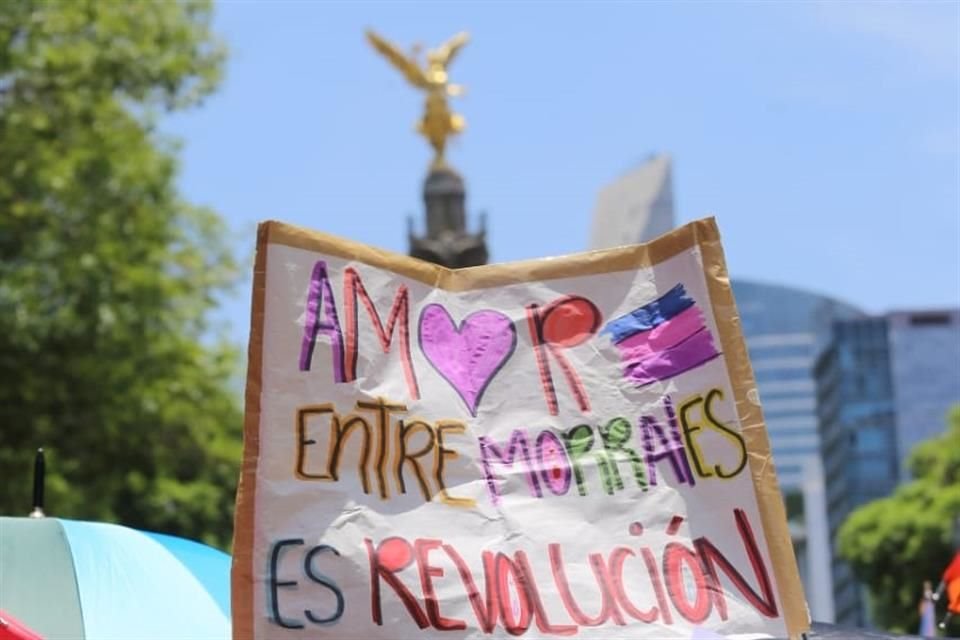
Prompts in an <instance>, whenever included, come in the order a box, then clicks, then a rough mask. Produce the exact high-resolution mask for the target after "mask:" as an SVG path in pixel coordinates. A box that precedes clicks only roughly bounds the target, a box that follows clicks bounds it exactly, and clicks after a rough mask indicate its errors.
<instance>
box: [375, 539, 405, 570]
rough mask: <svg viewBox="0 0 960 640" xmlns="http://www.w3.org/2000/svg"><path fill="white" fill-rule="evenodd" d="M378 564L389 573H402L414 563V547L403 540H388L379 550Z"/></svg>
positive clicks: (382, 543) (381, 544)
mask: <svg viewBox="0 0 960 640" xmlns="http://www.w3.org/2000/svg"><path fill="white" fill-rule="evenodd" d="M377 562H379V563H380V566H381V567H383V568H384V569H386V570H387V571H390V572H394V573H395V572H397V571H402V570H403V569H406V568H407V567H408V566H409V565H410V563H411V562H413V547H412V546H410V543H409V542H407V541H406V540H404V539H403V538H397V537H393V538H387V539H386V540H384V541H383V542H381V543H380V546H379V547H378V548H377Z"/></svg>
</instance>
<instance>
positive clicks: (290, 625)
mask: <svg viewBox="0 0 960 640" xmlns="http://www.w3.org/2000/svg"><path fill="white" fill-rule="evenodd" d="M303 544H304V542H303V539H301V538H291V539H288V540H278V541H277V542H275V543H274V544H273V546H272V547H271V549H270V576H269V578H268V579H267V584H268V587H269V594H268V595H269V601H270V621H271V622H273V623H274V624H276V625H278V626H280V627H283V628H284V629H303V628H304V624H303V622H301V621H300V620H299V619H294V618H285V617H284V616H282V615H281V614H280V592H279V590H280V589H293V588H296V587H299V582H298V581H296V580H280V579H279V578H278V577H277V573H278V569H279V566H280V555H281V553H283V551H284V549H285V547H299V546H303ZM322 553H332V554H333V555H334V556H338V557H339V556H340V552H339V551H337V550H336V549H334V548H333V547H331V546H330V545H326V544H321V545H316V546H313V547H310V548H309V549H308V550H307V552H306V553H305V554H304V556H303V573H304V575H306V577H307V579H308V580H310V581H311V582H314V583H316V584H318V585H320V586H321V587H323V588H324V589H326V590H327V591H328V592H329V593H330V594H331V595H332V596H333V597H334V599H335V600H336V605H335V606H334V610H333V612H332V613H330V614H328V615H318V614H316V613H315V612H314V611H313V610H311V609H305V610H304V611H303V615H304V617H305V618H306V619H307V620H308V621H309V622H311V623H313V624H315V625H328V624H332V623H334V622H336V621H337V620H339V619H340V618H341V617H342V616H343V610H344V604H345V603H344V599H343V592H342V591H341V590H340V587H338V586H337V585H336V583H335V582H334V581H333V580H331V579H330V578H328V577H327V576H325V575H323V574H322V573H319V572H318V571H317V570H316V568H315V567H314V560H315V558H316V557H317V556H319V555H320V554H322Z"/></svg>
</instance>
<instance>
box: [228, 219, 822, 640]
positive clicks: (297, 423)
mask: <svg viewBox="0 0 960 640" xmlns="http://www.w3.org/2000/svg"><path fill="white" fill-rule="evenodd" d="M249 358H250V360H249V372H248V378H247V392H246V393H247V395H246V401H247V408H246V424H245V434H244V454H243V467H242V474H241V481H240V488H239V491H238V498H237V513H236V527H235V541H234V566H233V620H234V637H235V638H237V639H238V640H239V639H243V640H248V639H250V638H281V639H282V638H291V639H293V638H324V637H330V638H339V639H348V638H479V637H487V636H490V637H499V638H506V637H510V636H519V637H531V638H550V637H563V636H577V637H583V638H671V637H675V638H692V637H709V636H710V635H711V634H721V635H724V636H736V635H749V634H768V635H771V636H774V637H786V636H787V635H788V634H789V635H791V636H795V635H797V634H798V633H799V632H801V631H802V630H804V629H806V628H807V622H808V619H807V614H806V607H805V604H804V599H803V592H802V587H801V585H800V580H799V577H798V574H797V568H796V562H795V560H794V557H793V551H792V547H791V544H790V538H789V534H788V531H787V525H786V519H785V515H784V510H783V503H782V501H781V497H780V493H779V490H778V487H777V482H776V476H775V471H774V466H773V460H772V458H771V455H770V447H769V443H768V440H767V435H766V430H765V427H764V423H763V417H762V414H761V410H760V405H759V399H758V396H757V392H756V389H755V385H754V379H753V373H752V370H751V368H750V364H749V361H748V360H747V353H746V348H745V346H744V342H743V338H742V336H741V334H740V330H739V320H738V317H737V315H736V308H735V306H734V301H733V296H732V294H731V291H730V286H729V282H728V280H727V274H726V267H725V265H724V260H723V254H722V249H721V246H720V239H719V234H718V232H717V229H716V226H715V223H714V221H713V220H712V219H709V220H702V221H698V222H694V223H691V224H689V225H687V226H685V227H682V228H680V229H677V230H676V231H674V232H672V233H670V234H668V235H666V236H663V237H662V238H659V239H657V240H655V241H653V242H651V243H649V244H646V245H639V246H632V247H624V248H620V249H614V250H609V251H597V252H591V253H586V254H581V255H575V256H570V257H564V258H556V259H544V260H536V261H531V262H524V263H519V264H506V265H493V266H487V267H478V268H472V269H464V270H459V271H450V270H447V269H444V268H441V267H437V266H434V265H431V264H427V263H424V262H421V261H418V260H414V259H411V258H407V257H404V256H399V255H394V254H391V253H387V252H384V251H379V250H376V249H373V248H370V247H366V246H363V245H360V244H356V243H353V242H349V241H346V240H341V239H337V238H332V237H330V236H326V235H322V234H318V233H313V232H309V231H305V230H301V229H297V228H295V227H291V226H288V225H285V224H282V223H277V222H267V223H264V224H262V225H261V226H260V229H259V239H258V245H257V258H256V267H255V274H254V291H253V314H252V329H251V336H250V351H249Z"/></svg>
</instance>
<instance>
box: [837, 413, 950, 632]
mask: <svg viewBox="0 0 960 640" xmlns="http://www.w3.org/2000/svg"><path fill="white" fill-rule="evenodd" d="M910 470H911V472H912V473H913V477H914V480H912V481H911V482H909V483H907V484H905V485H902V486H901V487H899V488H898V489H897V491H896V492H895V493H894V494H893V495H892V496H890V497H889V498H884V499H882V500H877V501H875V502H871V503H869V504H867V505H864V506H863V507H861V508H860V509H857V510H856V511H854V512H853V513H852V514H851V515H850V517H849V518H848V519H847V521H846V522H844V524H843V526H842V527H841V528H840V532H839V534H838V546H839V550H840V555H841V556H842V557H843V559H844V560H846V561H847V562H848V563H849V564H850V566H851V568H852V569H853V572H854V574H855V575H856V577H857V579H858V580H860V581H861V582H862V583H863V584H865V585H866V586H867V588H868V590H869V592H870V608H871V612H872V614H873V618H874V621H875V622H876V623H877V624H878V625H880V626H882V627H885V628H888V629H890V630H891V631H900V632H911V633H914V632H915V631H916V629H917V624H918V620H919V612H918V604H919V602H920V596H921V594H922V585H923V581H924V580H930V581H931V582H933V584H934V587H936V584H937V582H938V581H939V579H940V575H941V574H942V573H943V570H944V569H945V568H946V566H947V563H948V562H949V561H950V559H951V557H952V554H953V538H954V531H953V526H954V521H955V520H956V518H957V517H958V516H960V407H957V408H955V409H954V410H953V411H952V413H951V415H950V418H949V420H948V426H947V430H946V431H945V432H944V433H943V435H941V436H939V437H937V438H934V439H932V440H928V441H927V442H924V443H922V444H920V445H918V446H917V447H916V448H915V449H914V450H913V452H912V454H911V456H910Z"/></svg>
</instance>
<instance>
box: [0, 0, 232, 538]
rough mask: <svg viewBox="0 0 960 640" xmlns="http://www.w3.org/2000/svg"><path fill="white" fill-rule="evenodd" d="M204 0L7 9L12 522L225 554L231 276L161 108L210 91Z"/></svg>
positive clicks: (6, 381)
mask: <svg viewBox="0 0 960 640" xmlns="http://www.w3.org/2000/svg"><path fill="white" fill-rule="evenodd" d="M210 18H211V9H210V6H209V5H208V4H207V3H196V2H191V3H181V2H97V1H96V0H72V1H71V2H42V1H39V0H11V1H9V2H0V141H2V143H0V469H2V470H3V478H4V481H3V482H0V512H3V513H7V514H26V512H27V511H29V507H30V486H31V485H30V468H31V465H32V456H33V450H34V448H35V447H37V446H44V447H45V448H46V449H47V451H48V453H49V455H48V482H47V504H48V511H49V512H52V514H54V515H58V516H65V517H77V518H84V519H94V520H110V521H119V522H122V523H124V524H128V525H131V526H136V527H142V528H147V529H153V530H160V531H165V532H170V533H174V534H179V535H186V536H190V537H194V538H198V539H203V540H205V541H207V542H211V543H215V544H220V545H223V544H225V543H226V542H227V541H228V539H229V533H230V530H231V513H232V506H233V504H232V500H233V499H232V496H233V489H234V487H235V482H236V475H237V461H238V459H239V449H240V424H241V416H240V409H239V406H238V403H237V401H236V397H235V394H234V393H233V391H232V390H231V388H230V381H231V376H233V375H234V372H235V368H236V364H237V353H236V352H235V350H234V349H232V348H231V347H229V346H228V345H226V344H225V343H224V342H222V341H220V340H218V339H216V336H215V335H213V331H212V329H211V327H209V326H208V323H207V320H206V316H207V312H208V311H209V310H210V309H211V307H212V306H213V305H214V304H215V300H216V296H217V295H218V293H219V292H221V291H222V290H224V288H225V287H227V286H228V285H230V284H232V283H233V281H234V279H235V277H236V265H235V263H234V261H233V258H232V257H231V255H230V252H229V250H228V247H227V245H226V244H225V243H224V237H225V228H224V225H223V223H222V221H221V220H220V219H219V218H218V217H217V215H216V214H215V213H214V212H212V211H209V210H207V209H204V208H200V207H196V206H192V205H190V204H188V203H186V202H184V201H183V200H182V199H181V197H180V196H179V195H178V194H177V191H176V189H175V186H174V180H175V177H176V169H177V167H176V162H175V158H174V155H173V152H174V150H175V149H174V146H173V144H172V143H171V141H169V140H167V139H166V138H164V137H163V136H161V135H160V134H159V133H158V132H157V130H156V118H157V117H158V116H159V115H161V114H162V113H164V112H169V111H171V110H175V109H182V108H186V107H190V106H193V105H196V104H198V103H199V102H200V101H201V100H202V99H203V98H204V97H205V96H206V95H208V94H209V93H210V92H211V91H212V90H213V89H214V87H215V86H216V84H217V82H218V79H219V74H220V71H221V66H222V61H223V59H224V52H223V49H222V47H221V46H220V44H219V43H218V41H217V40H216V39H215V38H214V36H213V35H212V33H211V30H210Z"/></svg>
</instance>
